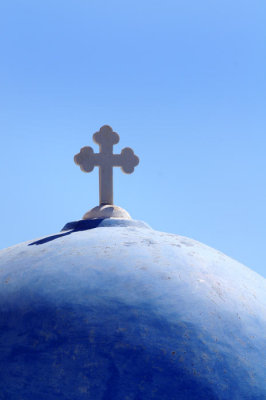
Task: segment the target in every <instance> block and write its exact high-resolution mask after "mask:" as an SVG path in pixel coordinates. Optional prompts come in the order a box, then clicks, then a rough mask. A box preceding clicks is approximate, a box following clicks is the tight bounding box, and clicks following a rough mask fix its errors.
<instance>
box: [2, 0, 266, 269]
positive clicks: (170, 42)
mask: <svg viewBox="0 0 266 400" xmlns="http://www.w3.org/2000/svg"><path fill="white" fill-rule="evenodd" d="M265 20H266V2H265V0H260V1H259V0H252V1H250V0H249V1H245V0H241V1H240V0H233V1H232V0H230V1H229V0H201V1H198V0H182V1H180V0H164V1H162V0H160V1H157V0H142V1H139V0H134V1H131V0H128V1H124V0H123V1H122V0H105V1H103V0H67V1H66V0H64V1H62V0H45V1H36V0H34V1H33V0H20V1H19V0H8V1H4V2H1V6H0V52H1V53H0V54H1V63H0V83H1V91H0V128H1V150H0V151H1V189H2V191H1V194H2V195H1V208H0V210H1V232H0V247H1V248H4V247H7V246H10V245H13V244H16V243H18V242H21V241H25V240H29V239H34V238H37V237H40V236H45V235H49V234H52V233H54V232H57V231H59V230H60V229H61V228H62V227H63V225H64V224H65V223H66V222H68V221H71V220H76V219H80V218H81V217H82V215H83V214H84V213H85V212H86V211H87V210H89V209H90V208H92V207H94V206H95V205H97V203H98V171H97V170H95V171H93V172H92V173H90V174H84V173H82V172H81V171H80V169H79V168H78V167H77V166H76V165H75V164H74V162H73V156H74V154H76V153H78V152H79V149H80V148H81V147H83V146H85V145H89V146H91V145H93V147H94V149H95V151H96V150H98V149H97V146H96V145H95V144H92V134H93V133H94V132H95V131H97V130H98V129H99V128H100V127H101V126H102V125H104V124H109V125H111V126H112V127H113V129H114V130H115V131H116V132H118V133H119V134H120V139H121V140H120V143H119V144H118V145H117V146H116V151H117V152H120V150H121V149H122V148H123V147H126V146H130V147H132V148H133V149H134V151H135V153H136V154H137V155H138V156H139V157H140V159H141V162H140V165H139V166H138V167H137V168H136V171H135V173H134V174H132V175H125V174H123V173H122V172H121V171H120V169H116V170H115V174H114V175H115V177H114V181H115V182H114V195H115V203H116V204H117V205H120V206H122V207H124V208H126V209H127V210H128V211H129V212H130V214H131V215H132V217H133V218H134V219H139V220H144V221H146V222H147V223H149V224H150V225H151V226H152V227H153V228H155V229H158V230H161V231H168V232H173V233H178V234H181V235H184V236H188V237H192V238H194V239H197V240H199V241H201V242H203V243H206V244H208V245H210V246H212V247H214V248H217V249H219V250H221V251H222V252H224V253H226V254H227V255H229V256H231V257H233V258H235V259H237V260H239V261H240V262H242V263H244V264H246V265H247V266H249V267H250V268H252V269H254V270H255V271H257V272H259V273H260V274H262V275H264V276H266V263H265V244H266V209H265V204H266V185H265V172H266V157H265V149H266V112H265V110H266V95H265V93H266V24H265Z"/></svg>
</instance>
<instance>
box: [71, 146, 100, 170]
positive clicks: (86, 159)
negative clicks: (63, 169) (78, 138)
mask: <svg viewBox="0 0 266 400" xmlns="http://www.w3.org/2000/svg"><path fill="white" fill-rule="evenodd" d="M93 155H94V152H93V149H92V148H91V147H89V146H85V147H82V149H80V152H79V153H78V154H76V155H75V157H74V161H75V163H76V164H77V165H79V167H80V169H81V171H83V172H91V171H92V170H93V168H94V166H95V164H94V158H93Z"/></svg>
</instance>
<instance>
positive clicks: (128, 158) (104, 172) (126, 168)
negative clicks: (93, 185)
mask: <svg viewBox="0 0 266 400" xmlns="http://www.w3.org/2000/svg"><path fill="white" fill-rule="evenodd" d="M93 140H94V142H95V143H97V144H98V145H99V147H100V152H99V153H94V151H93V149H92V148H91V147H89V146H85V147H82V149H81V150H80V152H79V153H78V154H76V155H75V157H74V161H75V163H76V164H77V165H79V166H80V169H81V170H82V171H84V172H91V171H92V170H93V168H94V167H99V196H100V205H105V204H113V167H121V169H122V171H123V172H125V173H126V174H131V173H132V172H133V171H134V167H136V166H137V165H138V163H139V158H138V157H137V156H135V154H134V152H133V150H132V149H131V148H129V147H125V148H124V149H123V150H122V151H121V154H113V145H114V144H117V143H118V142H119V135H118V134H117V133H116V132H113V130H112V128H111V127H110V126H108V125H104V126H102V127H101V128H100V130H99V132H96V133H94V135H93Z"/></svg>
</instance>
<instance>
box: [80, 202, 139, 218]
mask: <svg viewBox="0 0 266 400" xmlns="http://www.w3.org/2000/svg"><path fill="white" fill-rule="evenodd" d="M105 218H117V219H132V218H131V216H130V215H129V213H128V212H127V211H126V210H124V209H123V208H121V207H118V206H115V205H113V204H104V205H100V206H97V207H94V208H92V209H91V210H90V211H88V212H86V214H84V215H83V218H82V219H105Z"/></svg>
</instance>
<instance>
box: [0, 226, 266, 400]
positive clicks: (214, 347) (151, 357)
mask: <svg viewBox="0 0 266 400" xmlns="http://www.w3.org/2000/svg"><path fill="white" fill-rule="evenodd" d="M0 282H1V292H0V313H1V328H0V338H1V339H0V342H1V388H2V389H1V398H3V399H11V400H12V399H27V400H31V399H40V400H42V399H45V400H50V399H71V400H83V399H93V400H98V399H99V400H102V399H103V400H106V399H110V400H112V399H115V400H118V399H119V400H120V399H121V400H126V399H147V400H149V399H158V400H159V399H160V400H161V399H167V400H171V399H179V400H185V399H186V400H187V399H189V400H191V399H195V400H196V399H197V400H198V399H205V400H206V399H228V400H229V399H230V400H231V399H241V400H242V399H261V400H262V399H264V398H266V387H265V366H264V365H263V363H264V361H265V331H266V317H265V306H266V304H265V289H266V287H265V281H264V279H263V278H262V277H261V276H259V275H257V274H256V273H255V272H253V271H251V270H250V269H248V268H246V267H245V266H243V265H241V264H240V263H238V262H236V261H234V260H232V259H230V258H228V257H227V256H225V255H224V254H222V253H220V252H219V251H216V250H214V249H212V248H210V247H208V246H206V245H203V244H201V243H199V242H197V241H195V240H192V239H188V238H185V237H182V236H178V235H174V234H169V233H162V232H158V231H155V230H153V229H151V228H150V227H149V226H147V225H146V224H145V223H143V222H138V221H134V220H126V219H112V218H111V219H92V220H81V221H77V222H73V223H69V224H67V225H66V226H65V228H64V230H63V231H61V232H59V233H58V234H54V235H51V236H49V237H45V238H42V239H38V240H34V241H29V242H25V243H22V244H18V245H16V246H13V247H10V248H8V249H5V250H2V251H1V252H0Z"/></svg>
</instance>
